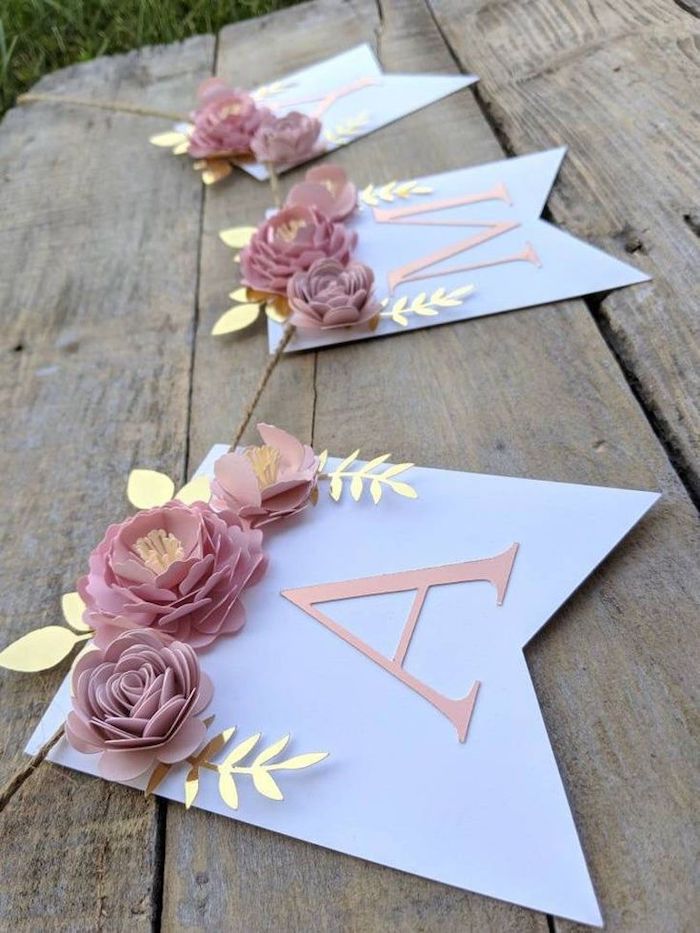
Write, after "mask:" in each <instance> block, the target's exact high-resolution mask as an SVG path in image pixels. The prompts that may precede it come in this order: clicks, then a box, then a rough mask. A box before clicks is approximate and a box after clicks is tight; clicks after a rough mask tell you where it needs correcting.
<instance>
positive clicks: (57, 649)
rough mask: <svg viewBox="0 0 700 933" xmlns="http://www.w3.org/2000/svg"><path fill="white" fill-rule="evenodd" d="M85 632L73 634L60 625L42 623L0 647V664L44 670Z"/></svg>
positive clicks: (70, 648)
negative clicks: (39, 626)
mask: <svg viewBox="0 0 700 933" xmlns="http://www.w3.org/2000/svg"><path fill="white" fill-rule="evenodd" d="M85 637H86V636H85V635H77V634H76V633H75V632H71V630H70V629H68V628H63V626H61V625H46V626H44V628H38V629H35V630H34V631H33V632H28V633H27V634H26V635H23V636H22V637H21V638H18V639H17V641H13V642H12V644H11V645H8V646H7V648H5V649H4V651H0V667H5V668H7V669H8V670H10V671H22V672H24V673H27V674H29V673H35V672H36V671H46V670H48V669H49V668H50V667H54V666H55V665H56V664H59V663H60V662H61V661H62V660H63V659H64V658H66V657H68V655H69V654H70V652H71V650H72V649H73V648H74V647H75V645H76V643H77V642H79V641H83V640H84V639H85Z"/></svg>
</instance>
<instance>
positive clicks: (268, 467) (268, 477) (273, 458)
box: [245, 444, 280, 489]
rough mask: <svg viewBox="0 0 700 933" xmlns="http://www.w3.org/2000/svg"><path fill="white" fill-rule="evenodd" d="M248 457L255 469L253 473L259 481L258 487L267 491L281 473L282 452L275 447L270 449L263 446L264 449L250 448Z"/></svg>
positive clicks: (247, 453)
mask: <svg viewBox="0 0 700 933" xmlns="http://www.w3.org/2000/svg"><path fill="white" fill-rule="evenodd" d="M245 455H246V457H247V458H248V460H249V461H250V465H251V466H252V467H253V472H254V473H255V476H256V478H257V480H258V486H259V487H260V488H261V489H265V488H266V487H267V486H271V485H272V484H273V483H274V482H275V480H276V479H277V474H278V473H279V471H280V452H279V450H277V448H275V447H268V446H267V444H263V446H262V447H248V449H247V450H246V452H245Z"/></svg>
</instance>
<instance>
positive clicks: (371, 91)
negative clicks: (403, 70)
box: [240, 45, 477, 181]
mask: <svg viewBox="0 0 700 933" xmlns="http://www.w3.org/2000/svg"><path fill="white" fill-rule="evenodd" d="M476 80H477V78H476V76H475V75H422V74H409V75H385V74H384V72H383V71H382V68H381V65H380V64H379V62H378V61H377V59H376V58H375V56H374V53H373V52H372V50H371V49H370V47H369V46H368V45H358V46H356V47H355V48H352V49H349V50H348V51H347V52H343V53H342V54H340V55H335V56H334V57H333V58H328V59H326V60H325V61H322V62H318V63H317V64H315V65H311V66H310V67H308V68H303V69H302V70H301V71H297V72H294V73H293V74H290V75H287V76H286V77H283V78H280V79H279V80H276V81H273V82H271V83H270V84H266V85H264V86H262V87H260V88H257V89H256V90H255V91H253V96H254V97H255V98H256V99H257V101H258V103H259V104H261V105H262V106H265V107H269V108H270V109H272V110H273V111H274V112H275V113H276V114H277V115H279V116H283V115H284V114H285V113H288V112H289V111H291V110H297V111H300V112H301V113H306V114H312V115H314V116H316V117H317V118H318V119H320V120H321V122H322V124H323V131H322V135H321V141H322V143H323V146H324V154H325V153H329V152H333V150H334V149H338V148H339V147H340V146H346V145H347V144H348V143H350V142H352V141H353V140H355V139H360V137H362V136H366V135H367V134H368V133H371V132H373V131H374V130H377V129H379V128H380V127H382V126H386V125H387V124H388V123H393V122H394V121H395V120H398V119H400V118H401V117H405V116H406V115H407V114H409V113H413V112H414V111H416V110H421V109H422V108H423V107H427V106H428V104H432V103H434V102H435V101H437V100H441V99H442V98H443V97H447V96H449V95H450V94H454V93H455V91H459V90H461V88H464V87H468V86H469V85H470V84H473V83H474V82H475V81H476ZM240 167H241V168H242V169H243V171H245V172H248V174H249V175H252V176H253V177H254V178H257V179H259V180H260V181H262V180H264V179H266V178H268V172H267V169H266V168H265V166H263V165H259V164H258V163H256V162H244V163H242V164H241V166H240ZM284 170H285V169H284V167H281V168H280V169H279V171H284Z"/></svg>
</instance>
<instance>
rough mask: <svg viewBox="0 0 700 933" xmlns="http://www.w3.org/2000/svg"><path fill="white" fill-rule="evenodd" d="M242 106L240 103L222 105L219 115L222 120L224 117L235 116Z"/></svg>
mask: <svg viewBox="0 0 700 933" xmlns="http://www.w3.org/2000/svg"><path fill="white" fill-rule="evenodd" d="M242 109H243V108H242V107H241V105H240V104H227V105H226V106H224V107H222V108H221V110H220V111H219V116H220V117H221V119H222V120H225V119H226V117H235V116H237V115H238V114H239V113H240V112H241V110H242Z"/></svg>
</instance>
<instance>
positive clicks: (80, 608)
mask: <svg viewBox="0 0 700 933" xmlns="http://www.w3.org/2000/svg"><path fill="white" fill-rule="evenodd" d="M61 611H62V612H63V618H64V619H65V620H66V622H67V623H68V625H70V627H71V628H72V629H74V630H75V631H76V632H89V631H91V629H90V626H89V625H86V623H85V622H83V612H85V603H84V602H83V600H82V597H81V596H80V593H64V594H63V596H61Z"/></svg>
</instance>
